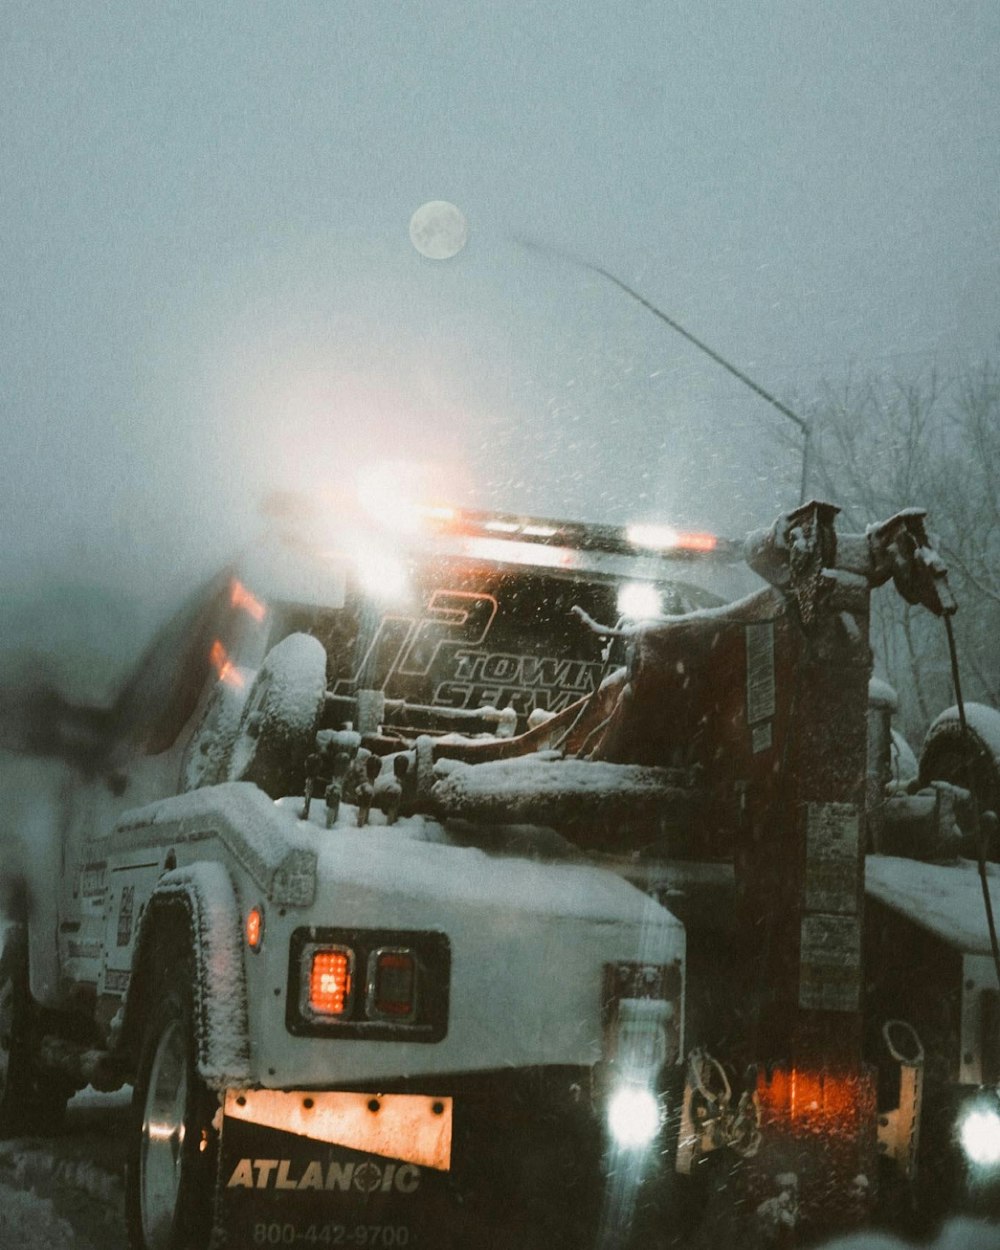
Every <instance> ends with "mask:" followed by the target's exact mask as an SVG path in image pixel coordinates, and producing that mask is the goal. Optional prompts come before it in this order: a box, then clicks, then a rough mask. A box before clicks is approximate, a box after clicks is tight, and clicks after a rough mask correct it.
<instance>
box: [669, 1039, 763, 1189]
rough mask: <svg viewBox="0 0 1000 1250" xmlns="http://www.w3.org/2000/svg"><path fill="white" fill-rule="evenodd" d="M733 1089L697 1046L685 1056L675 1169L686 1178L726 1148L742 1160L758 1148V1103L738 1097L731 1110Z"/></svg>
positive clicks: (748, 1097)
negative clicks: (713, 1152)
mask: <svg viewBox="0 0 1000 1250" xmlns="http://www.w3.org/2000/svg"><path fill="white" fill-rule="evenodd" d="M732 1097H733V1093H732V1087H731V1086H730V1084H729V1078H728V1077H727V1076H726V1072H725V1069H724V1068H723V1066H722V1064H721V1063H719V1061H718V1059H715V1058H713V1056H712V1055H710V1054H709V1053H708V1051H707V1050H703V1049H701V1048H700V1047H699V1048H697V1049H695V1050H693V1051H692V1052H691V1054H690V1055H689V1057H688V1075H687V1080H686V1081H685V1082H684V1098H683V1101H682V1104H681V1124H680V1135H679V1138H678V1142H677V1158H676V1161H675V1163H674V1170H675V1171H677V1172H679V1173H681V1174H682V1175H685V1176H686V1175H689V1174H690V1172H691V1169H692V1168H693V1166H694V1165H695V1163H696V1162H697V1161H698V1160H699V1159H701V1158H703V1157H704V1156H705V1155H707V1154H710V1153H711V1152H712V1151H713V1150H721V1149H722V1148H723V1147H726V1146H728V1147H729V1148H730V1149H731V1150H734V1151H735V1152H736V1153H737V1154H738V1155H740V1156H741V1157H742V1158H744V1159H749V1158H751V1157H752V1156H753V1155H755V1154H756V1153H757V1151H758V1149H759V1148H760V1102H759V1100H758V1098H757V1094H756V1092H753V1093H750V1092H745V1093H743V1094H741V1096H740V1100H739V1102H738V1103H737V1105H736V1109H735V1110H734V1109H733V1107H732Z"/></svg>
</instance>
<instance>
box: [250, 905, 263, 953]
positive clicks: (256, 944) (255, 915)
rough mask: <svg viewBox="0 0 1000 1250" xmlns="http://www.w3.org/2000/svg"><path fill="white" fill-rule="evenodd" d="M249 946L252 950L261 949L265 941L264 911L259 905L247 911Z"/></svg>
mask: <svg viewBox="0 0 1000 1250" xmlns="http://www.w3.org/2000/svg"><path fill="white" fill-rule="evenodd" d="M246 934H247V946H249V947H250V949H251V950H252V951H259V950H260V948H261V943H262V942H263V941H264V913H263V912H262V911H261V909H260V908H259V907H251V908H250V910H249V911H248V912H247V927H246Z"/></svg>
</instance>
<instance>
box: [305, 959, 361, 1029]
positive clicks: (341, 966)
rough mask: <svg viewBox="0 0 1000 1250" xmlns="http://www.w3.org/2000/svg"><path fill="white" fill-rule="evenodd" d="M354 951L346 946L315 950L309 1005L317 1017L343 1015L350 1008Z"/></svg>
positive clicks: (310, 973)
mask: <svg viewBox="0 0 1000 1250" xmlns="http://www.w3.org/2000/svg"><path fill="white" fill-rule="evenodd" d="M353 989H354V952H353V951H350V950H348V949H347V948H346V947H334V948H332V949H326V950H324V949H322V948H321V949H318V950H315V951H313V953H312V957H311V960H310V965H309V992H308V997H307V1000H306V1006H307V1007H308V1009H309V1012H310V1013H311V1014H312V1015H314V1016H342V1015H345V1014H346V1012H347V1011H348V1009H349V1008H350V1005H351V993H352V991H353Z"/></svg>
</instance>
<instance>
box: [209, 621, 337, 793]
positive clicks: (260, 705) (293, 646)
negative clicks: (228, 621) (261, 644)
mask: <svg viewBox="0 0 1000 1250" xmlns="http://www.w3.org/2000/svg"><path fill="white" fill-rule="evenodd" d="M325 697H326V650H325V648H324V647H323V644H322V643H321V642H320V641H319V639H318V638H313V637H312V636H311V635H310V634H289V635H288V637H287V638H285V639H283V640H282V641H281V642H279V643H278V645H277V646H276V647H272V648H271V650H270V651H269V652H268V653H267V655H266V657H265V658H264V663H263V664H262V665H261V666H260V670H259V672H258V673H257V676H256V678H255V680H254V683H253V685H252V686H251V688H250V692H249V693H248V695H247V699H246V704H245V705H244V708H243V713H242V715H241V717H240V723H239V726H238V728H237V731H236V737H235V740H234V742H233V747H232V751H231V753H230V761H229V780H230V781H253V782H255V783H256V784H257V785H258V786H260V788H261V789H262V790H263V791H264V792H265V793H267V794H269V795H270V796H271V798H273V799H277V798H281V797H283V796H284V795H286V794H289V793H290V792H291V789H290V787H291V788H294V787H295V786H296V785H297V784H300V783H301V780H302V778H301V774H302V767H303V765H304V763H305V758H306V756H307V755H308V754H309V752H310V751H311V750H312V748H313V743H314V741H315V738H316V730H317V727H318V725H319V718H320V713H321V712H322V710H323V700H324V698H325Z"/></svg>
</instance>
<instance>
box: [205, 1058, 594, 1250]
mask: <svg viewBox="0 0 1000 1250" xmlns="http://www.w3.org/2000/svg"><path fill="white" fill-rule="evenodd" d="M578 1075H579V1074H577V1073H573V1074H572V1076H573V1078H574V1079H573V1080H569V1079H568V1078H566V1079H564V1080H562V1081H560V1080H559V1079H553V1078H551V1077H550V1078H544V1077H543V1078H542V1079H541V1080H538V1081H534V1080H528V1081H525V1079H524V1077H523V1075H522V1077H521V1079H520V1080H519V1079H517V1078H516V1077H510V1076H505V1077H503V1078H500V1079H497V1080H496V1082H495V1083H494V1084H493V1085H490V1086H488V1087H486V1088H479V1089H478V1090H471V1089H470V1090H467V1091H465V1092H464V1093H462V1094H461V1095H456V1096H454V1097H450V1096H444V1095H442V1096H441V1097H433V1096H427V1095H405V1094H396V1095H393V1094H388V1095H385V1094H383V1095H373V1094H338V1093H332V1092H331V1093H323V1092H316V1093H306V1092H302V1093H299V1094H293V1093H283V1092H279V1091H265V1090H246V1091H230V1092H229V1093H228V1094H227V1097H226V1113H225V1114H224V1115H223V1117H222V1129H221V1136H220V1144H219V1171H218V1184H217V1193H216V1219H215V1228H216V1232H215V1239H214V1241H213V1243H212V1250H258V1248H259V1247H268V1246H293V1247H294V1246H298V1247H313V1246H315V1247H320V1248H324V1250H325V1248H326V1247H337V1246H340V1247H344V1250H352V1248H354V1247H363V1248H364V1250H382V1248H383V1247H386V1248H388V1247H406V1248H407V1250H584V1248H585V1247H587V1246H592V1245H593V1244H594V1239H595V1234H596V1228H597V1217H598V1212H599V1210H600V1207H601V1203H602V1192H603V1186H602V1183H601V1180H600V1175H599V1173H600V1162H601V1160H600V1154H601V1142H600V1137H599V1136H598V1135H597V1134H596V1132H595V1122H594V1119H593V1115H592V1113H591V1111H590V1110H589V1108H588V1105H587V1102H586V1100H583V1101H574V1100H575V1099H576V1094H575V1093H574V1092H573V1091H574V1090H578V1086H577V1080H578ZM564 1086H565V1088H564ZM356 1100H362V1102H361V1107H360V1108H359V1107H358V1106H357V1105H355V1104H356ZM241 1102H242V1104H243V1105H242V1106H241V1105H240V1103H241ZM375 1103H378V1104H379V1109H378V1111H377V1113H374V1112H373V1115H374V1119H375V1120H376V1121H379V1122H380V1123H379V1125H376V1126H375V1128H374V1129H373V1128H372V1126H371V1125H367V1126H366V1124H365V1123H364V1121H365V1116H363V1115H359V1114H358V1113H359V1111H365V1112H367V1111H368V1110H370V1109H371V1108H372V1107H373V1106H374V1104H375ZM428 1109H429V1111H430V1117H433V1119H429V1117H428V1116H426V1115H425V1114H424V1113H425V1111H426V1110H428ZM334 1120H336V1124H337V1127H336V1128H335V1129H334V1128H333V1127H332V1124H333V1121H334ZM435 1125H437V1126H440V1129H441V1131H440V1132H434V1131H432V1129H433V1128H434V1126H435ZM310 1134H311V1135H310ZM380 1134H381V1136H380ZM324 1138H325V1140H324ZM333 1138H337V1140H336V1142H334V1141H332V1140H331V1139H333ZM446 1147H447V1148H446ZM402 1155H406V1156H408V1157H406V1158H403V1157H399V1156H402ZM432 1164H433V1165H435V1166H432Z"/></svg>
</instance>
